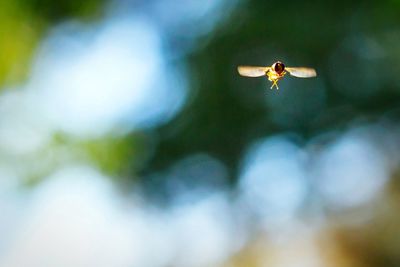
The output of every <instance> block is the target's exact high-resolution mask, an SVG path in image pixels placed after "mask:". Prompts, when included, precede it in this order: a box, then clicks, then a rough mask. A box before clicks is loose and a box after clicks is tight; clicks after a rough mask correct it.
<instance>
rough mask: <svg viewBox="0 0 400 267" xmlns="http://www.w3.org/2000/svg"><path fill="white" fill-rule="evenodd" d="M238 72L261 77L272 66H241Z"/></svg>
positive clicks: (243, 74) (247, 75) (246, 75)
mask: <svg viewBox="0 0 400 267" xmlns="http://www.w3.org/2000/svg"><path fill="white" fill-rule="evenodd" d="M237 69H238V72H239V74H240V75H242V76H245V77H261V76H264V75H265V74H266V73H267V72H268V70H269V69H270V67H257V66H239V67H238V68H237Z"/></svg>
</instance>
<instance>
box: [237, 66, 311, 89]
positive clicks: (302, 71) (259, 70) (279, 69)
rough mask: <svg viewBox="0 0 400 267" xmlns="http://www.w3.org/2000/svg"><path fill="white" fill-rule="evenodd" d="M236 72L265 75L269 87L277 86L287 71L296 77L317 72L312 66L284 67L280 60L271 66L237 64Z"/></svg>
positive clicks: (251, 75)
mask: <svg viewBox="0 0 400 267" xmlns="http://www.w3.org/2000/svg"><path fill="white" fill-rule="evenodd" d="M238 72H239V74H240V75H242V76H245V77H261V76H266V77H267V78H268V80H270V81H271V82H272V86H271V89H272V88H274V86H275V87H276V89H279V87H278V81H279V80H280V79H282V78H283V77H284V76H285V74H286V73H287V72H289V74H290V75H291V76H294V77H298V78H311V77H315V76H317V72H316V71H315V69H313V68H307V67H286V66H285V64H283V63H282V62H281V61H277V62H275V63H274V64H272V66H271V67H260V66H238Z"/></svg>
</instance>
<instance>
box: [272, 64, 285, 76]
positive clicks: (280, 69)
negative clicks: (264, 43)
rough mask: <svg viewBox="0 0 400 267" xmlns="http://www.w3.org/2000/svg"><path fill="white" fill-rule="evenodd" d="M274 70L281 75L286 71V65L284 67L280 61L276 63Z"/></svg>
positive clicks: (273, 66)
mask: <svg viewBox="0 0 400 267" xmlns="http://www.w3.org/2000/svg"><path fill="white" fill-rule="evenodd" d="M272 69H273V70H274V71H275V72H276V73H278V74H281V73H282V72H283V71H284V70H285V65H284V64H283V63H282V62H280V61H278V62H275V63H274V64H273V65H272Z"/></svg>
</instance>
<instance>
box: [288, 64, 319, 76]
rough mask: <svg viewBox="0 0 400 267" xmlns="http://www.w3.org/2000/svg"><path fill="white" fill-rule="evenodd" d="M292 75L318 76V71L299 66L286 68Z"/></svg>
mask: <svg viewBox="0 0 400 267" xmlns="http://www.w3.org/2000/svg"><path fill="white" fill-rule="evenodd" d="M285 70H286V71H288V72H289V73H290V75H292V76H295V77H299V78H311V77H315V76H317V72H316V71H315V69H312V68H305V67H298V68H285Z"/></svg>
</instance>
